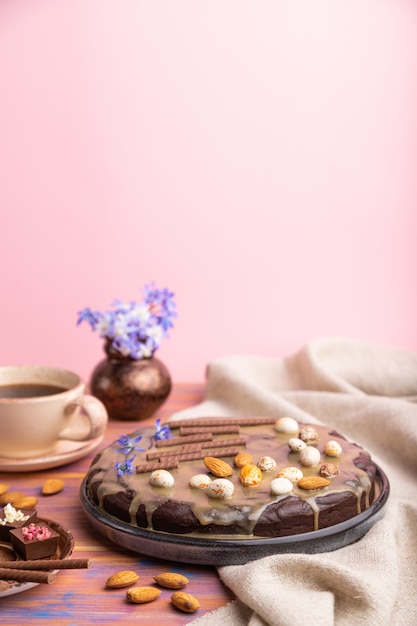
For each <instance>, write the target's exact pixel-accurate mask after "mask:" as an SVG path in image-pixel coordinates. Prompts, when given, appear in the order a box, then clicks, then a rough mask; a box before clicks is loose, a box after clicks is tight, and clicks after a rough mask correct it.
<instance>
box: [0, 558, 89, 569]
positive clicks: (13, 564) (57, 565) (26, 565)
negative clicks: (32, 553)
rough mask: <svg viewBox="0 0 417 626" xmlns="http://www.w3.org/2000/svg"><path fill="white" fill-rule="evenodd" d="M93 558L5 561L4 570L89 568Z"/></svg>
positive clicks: (3, 563) (2, 567) (2, 566)
mask: <svg viewBox="0 0 417 626" xmlns="http://www.w3.org/2000/svg"><path fill="white" fill-rule="evenodd" d="M91 564H92V561H91V559H34V560H32V561H3V562H2V563H1V569H3V570H6V569H7V570H31V571H35V570H44V571H51V570H55V569H88V568H89V567H91Z"/></svg>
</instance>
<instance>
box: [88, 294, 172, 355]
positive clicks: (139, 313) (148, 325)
mask: <svg viewBox="0 0 417 626" xmlns="http://www.w3.org/2000/svg"><path fill="white" fill-rule="evenodd" d="M143 291H144V297H143V301H142V302H141V303H140V304H138V303H136V302H122V301H121V300H114V301H113V302H112V307H113V309H112V310H110V311H104V312H103V313H101V312H100V311H93V310H92V309H90V308H89V307H86V308H85V309H83V310H82V311H79V313H78V320H77V324H81V322H88V323H89V324H90V326H91V328H92V330H93V331H96V332H97V333H98V334H99V336H100V337H103V338H105V339H107V340H108V341H109V342H110V343H111V345H112V347H113V348H114V350H116V351H117V352H119V353H120V354H121V355H123V356H125V357H131V358H132V359H135V360H140V359H147V358H150V357H151V356H152V355H153V353H154V352H155V350H157V349H158V348H159V347H160V345H161V341H162V339H163V337H167V336H168V330H169V329H170V328H172V327H173V321H172V320H173V318H174V317H176V315H177V313H176V311H175V308H176V304H175V300H174V295H175V294H174V293H173V292H171V291H169V290H168V289H166V288H164V289H158V288H157V287H155V285H154V284H151V285H145V286H144V288H143Z"/></svg>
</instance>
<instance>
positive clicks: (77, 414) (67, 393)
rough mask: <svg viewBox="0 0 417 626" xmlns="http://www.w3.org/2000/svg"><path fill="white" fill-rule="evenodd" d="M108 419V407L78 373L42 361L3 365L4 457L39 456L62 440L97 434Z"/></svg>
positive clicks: (0, 426)
mask: <svg viewBox="0 0 417 626" xmlns="http://www.w3.org/2000/svg"><path fill="white" fill-rule="evenodd" d="M107 421H108V416H107V411H106V408H105V406H104V405H103V403H102V402H100V400H98V398H95V397H94V396H91V395H88V394H86V393H85V383H84V382H83V381H82V380H81V378H80V377H79V376H78V375H77V374H74V373H73V372H70V371H68V370H65V369H60V368H58V367H47V366H42V365H12V366H3V367H0V457H6V458H13V459H23V458H31V457H39V456H43V455H47V454H48V453H50V452H52V451H53V450H54V448H55V446H56V444H57V442H58V441H59V440H62V439H66V440H71V441H88V440H90V439H95V438H96V437H98V436H99V435H101V434H102V433H104V431H105V429H106V426H107Z"/></svg>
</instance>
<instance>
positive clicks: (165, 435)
mask: <svg viewBox="0 0 417 626" xmlns="http://www.w3.org/2000/svg"><path fill="white" fill-rule="evenodd" d="M155 429H156V432H155V439H156V440H157V441H160V440H161V439H169V438H170V437H171V431H170V430H169V426H166V425H165V426H161V420H160V419H159V417H158V419H157V420H155Z"/></svg>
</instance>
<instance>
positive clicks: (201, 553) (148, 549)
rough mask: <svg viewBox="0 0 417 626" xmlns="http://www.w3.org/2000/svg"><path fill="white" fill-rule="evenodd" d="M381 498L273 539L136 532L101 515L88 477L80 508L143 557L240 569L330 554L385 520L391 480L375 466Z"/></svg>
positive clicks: (104, 532)
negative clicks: (274, 559) (268, 560)
mask: <svg viewBox="0 0 417 626" xmlns="http://www.w3.org/2000/svg"><path fill="white" fill-rule="evenodd" d="M376 479H377V487H378V490H377V495H376V498H375V500H374V502H373V503H372V505H371V506H370V507H369V508H368V509H366V511H363V512H362V513H360V514H359V515H356V516H355V517H353V518H351V519H350V520H348V521H346V522H342V523H341V524H336V525H335V526H331V527H330V528H323V529H321V530H316V531H313V532H310V533H303V534H301V535H291V536H290V537H276V538H273V539H270V538H268V539H265V538H259V539H235V540H230V539H204V538H201V537H197V536H190V535H170V534H168V533H162V532H157V531H152V530H144V529H142V528H134V527H133V526H129V525H128V524H125V523H123V522H121V521H119V520H117V519H115V518H113V517H111V516H109V515H106V514H105V513H103V512H102V511H100V510H99V509H98V508H97V506H96V505H95V504H94V503H92V502H91V500H90V499H89V497H88V495H87V489H86V487H87V479H84V481H83V483H82V485H81V491H80V497H81V505H82V507H83V509H84V512H85V513H86V515H87V518H88V519H89V521H90V523H91V525H92V526H93V527H94V528H95V529H96V530H98V531H99V532H100V533H101V534H102V535H104V536H105V537H106V538H107V539H109V540H110V541H113V542H114V543H116V544H117V545H119V546H121V547H123V548H127V549H128V550H132V551H133V552H138V553H140V554H143V555H146V556H151V557H157V558H160V559H164V560H170V561H176V562H182V563H192V564H197V565H215V566H221V565H242V564H243V563H247V562H248V561H254V560H255V559H261V558H263V557H265V556H270V555H272V554H282V553H305V554H314V553H317V552H331V551H332V550H337V549H338V548H342V547H343V546H347V545H349V544H351V543H354V542H355V541H358V540H359V539H361V537H363V536H364V535H365V534H366V533H367V532H368V530H369V529H370V528H371V526H373V525H374V524H375V522H377V521H378V520H379V519H381V517H382V516H383V509H384V505H385V503H386V501H387V499H388V496H389V490H390V487H389V482H388V478H387V476H386V475H385V474H384V472H383V471H382V470H381V469H380V468H379V467H377V476H376Z"/></svg>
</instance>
